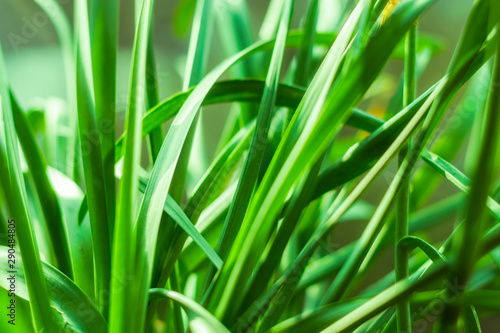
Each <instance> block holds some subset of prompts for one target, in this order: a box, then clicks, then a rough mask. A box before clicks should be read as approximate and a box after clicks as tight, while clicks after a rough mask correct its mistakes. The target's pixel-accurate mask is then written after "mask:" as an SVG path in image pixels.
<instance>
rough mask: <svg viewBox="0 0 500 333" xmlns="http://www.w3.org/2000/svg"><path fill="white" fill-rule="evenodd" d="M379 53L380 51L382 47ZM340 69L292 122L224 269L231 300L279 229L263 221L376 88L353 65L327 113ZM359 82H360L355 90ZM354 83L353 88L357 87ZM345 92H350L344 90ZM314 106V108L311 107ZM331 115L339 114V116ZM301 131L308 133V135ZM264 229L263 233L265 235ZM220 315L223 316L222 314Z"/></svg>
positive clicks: (318, 84) (318, 83) (405, 15)
mask: <svg viewBox="0 0 500 333" xmlns="http://www.w3.org/2000/svg"><path fill="white" fill-rule="evenodd" d="M430 3H431V2H428V3H427V2H419V3H418V4H416V5H415V8H412V9H413V10H410V11H408V12H405V11H403V10H401V11H400V15H401V16H399V20H395V21H394V20H393V21H392V25H393V27H395V26H398V27H399V25H401V27H399V30H397V29H394V28H393V27H391V26H388V27H389V28H387V29H386V30H385V32H386V33H387V36H388V35H391V40H386V39H385V38H386V37H387V36H386V37H382V36H384V34H382V31H384V29H382V30H381V32H380V33H379V34H378V35H377V36H376V37H374V39H373V40H371V42H370V43H369V44H368V46H367V49H366V53H362V55H364V56H367V54H370V57H372V56H373V55H374V53H372V52H369V50H370V49H371V47H375V44H377V43H378V42H379V41H381V40H384V45H385V44H386V43H389V44H390V43H391V42H392V43H393V45H395V43H396V41H397V40H398V38H397V37H395V36H394V35H393V33H395V34H399V33H400V34H402V33H403V30H401V29H402V27H406V26H409V25H410V24H412V23H413V22H412V21H407V20H409V19H411V18H412V15H419V14H420V12H421V11H422V10H423V9H425V8H426V6H428V5H429V4H430ZM364 4H365V3H364V2H361V3H360V4H359V7H357V11H358V12H357V13H358V14H359V16H360V13H361V8H363V5H364ZM412 4H415V3H414V2H412V3H406V5H407V6H412ZM355 21H357V20H355ZM348 26H349V25H348ZM354 26H355V25H354V24H353V25H352V26H349V27H350V28H351V30H350V31H351V32H352V31H353V30H354ZM346 29H347V30H346V31H349V29H348V28H346ZM393 29H394V30H393ZM350 36H351V33H350V32H347V33H346V34H345V36H344V37H343V41H342V42H339V40H340V39H341V38H340V36H339V38H337V40H336V43H337V42H339V45H342V43H344V44H343V47H339V45H337V47H338V49H335V51H336V52H334V53H332V54H335V53H337V55H335V56H334V57H333V59H334V60H335V61H333V63H334V64H335V63H337V64H339V63H340V59H341V55H342V54H343V53H344V50H345V48H346V47H347V45H348V43H349V41H350ZM334 45H335V44H334ZM377 49H378V50H380V48H377ZM383 49H384V51H386V53H384V54H383V55H382V54H381V53H380V52H378V53H377V60H376V61H379V65H380V67H378V66H375V65H374V66H370V69H369V71H374V72H373V73H372V74H373V75H375V74H376V72H378V71H379V70H380V69H381V67H382V66H383V64H384V63H385V61H386V60H387V58H388V57H389V55H390V51H391V48H388V47H387V46H386V47H384V48H383ZM357 60H358V61H363V63H367V62H371V63H372V64H374V62H373V61H372V60H373V59H371V60H370V61H367V59H364V58H363V57H360V58H359V59H357ZM330 61H331V60H330ZM337 61H338V62H337ZM325 63H328V61H325V62H324V63H323V65H324V64H325ZM337 66H338V65H336V66H335V65H334V66H333V69H334V70H332V72H330V71H325V70H323V71H318V73H322V74H323V76H326V77H325V78H321V79H320V80H317V79H316V78H317V77H318V74H317V76H316V77H315V79H314V80H313V83H312V84H311V86H310V88H309V89H308V91H311V92H312V91H314V92H315V94H317V96H315V95H314V94H307V93H306V95H308V96H307V97H306V96H304V99H303V103H304V104H305V105H306V106H303V107H304V109H303V110H302V112H300V111H297V112H296V115H295V117H294V119H292V123H291V124H290V126H289V128H288V129H287V133H286V134H285V138H284V139H283V140H282V142H281V144H280V147H279V148H278V151H277V153H276V154H275V156H274V158H273V161H272V162H271V165H270V167H269V169H268V171H267V172H266V175H265V176H264V179H263V181H262V183H261V185H260V187H259V189H258V191H257V194H256V196H255V200H252V204H251V209H250V210H249V213H248V214H247V216H246V217H245V222H244V227H243V228H242V229H241V230H242V232H241V235H242V236H241V237H239V238H237V241H236V242H235V245H234V246H233V250H232V251H231V254H232V255H230V256H229V258H228V261H227V262H226V265H225V266H224V267H226V266H227V270H226V272H225V270H224V267H223V270H222V273H221V275H220V276H219V283H220V288H221V289H224V293H225V294H226V295H228V296H229V295H231V294H232V293H234V290H235V289H236V288H238V289H239V288H242V286H241V284H243V283H244V281H247V277H248V276H249V275H250V274H251V268H252V267H253V264H252V263H253V262H255V260H256V259H257V257H258V254H260V253H261V252H262V250H263V246H264V244H263V243H262V242H259V241H258V239H267V237H268V232H269V231H270V228H272V226H273V224H271V223H269V224H266V225H264V222H263V221H265V220H266V221H269V220H270V221H273V220H274V218H275V217H276V215H277V213H278V212H279V211H280V208H281V207H282V205H283V203H284V200H285V198H286V196H287V194H288V192H289V190H290V188H291V187H292V186H293V185H294V184H295V182H296V180H297V179H298V177H299V176H300V175H301V174H302V172H303V171H304V169H305V167H306V166H307V165H308V164H310V163H312V162H314V161H315V160H316V158H317V157H318V156H319V155H320V154H321V153H322V151H323V148H324V149H326V147H327V145H328V143H329V142H330V139H331V138H333V136H334V135H335V134H336V131H334V130H332V123H333V124H337V126H339V124H338V123H337V121H340V120H341V119H342V118H344V117H345V115H346V114H347V111H348V110H349V109H350V107H351V106H352V104H354V103H355V102H356V101H358V99H360V98H361V96H362V95H363V91H362V90H364V89H365V88H368V86H369V85H370V80H368V81H366V80H365V79H366V78H367V77H372V76H371V75H372V74H368V73H363V69H367V67H366V66H362V65H361V64H360V65H359V66H357V65H356V63H355V62H353V66H352V68H353V69H354V72H353V73H352V74H353V75H348V76H345V77H344V79H345V80H346V82H342V81H343V80H340V81H339V82H338V84H336V86H335V87H339V88H338V89H340V91H339V90H336V89H334V91H333V92H332V93H331V94H330V96H329V97H330V98H328V100H327V102H326V106H325V107H324V108H322V104H323V103H321V101H323V100H324V99H325V97H326V96H325V95H326V93H327V91H328V88H329V86H330V84H329V82H331V80H332V79H333V76H334V74H335V72H336V67H337ZM328 68H329V69H330V68H332V67H331V66H328ZM367 70H368V69H367ZM332 73H333V74H332ZM358 75H360V77H363V78H365V79H363V80H362V81H363V82H364V83H366V87H361V86H360V85H359V80H357V79H356V77H357V76H358ZM329 76H331V79H330V80H329V81H328V80H326V78H328V77H329ZM319 77H321V76H319ZM325 80H326V82H327V83H326V84H325V82H324V81H325ZM351 80H352V81H351ZM354 82H356V84H355V85H354ZM351 83H352V84H353V86H351ZM311 87H314V88H311ZM311 89H312V90H311ZM344 89H346V90H345V91H344ZM354 91H356V93H354ZM358 93H359V94H358ZM322 95H323V96H322ZM334 95H335V96H336V97H339V96H340V97H341V98H335V100H334V99H333V98H332V96H334ZM311 97H313V98H311ZM308 103H311V104H310V105H308ZM300 108H301V106H299V109H300ZM331 110H335V112H333V111H331ZM344 112H345V113H344ZM337 126H335V128H336V129H337V130H338V127H337ZM327 127H328V128H327ZM299 129H304V131H302V130H299ZM261 228H262V230H260V229H261ZM259 234H260V235H259ZM243 235H244V237H243ZM254 241H255V242H254ZM233 265H234V266H233ZM228 275H229V276H228ZM222 276H224V278H221V277H222ZM231 289H232V290H231ZM215 299H217V300H218V308H219V309H221V310H220V311H223V310H222V309H224V308H225V307H234V304H231V305H230V306H229V305H228V303H226V302H227V300H226V296H225V295H224V294H219V293H214V294H213V296H212V300H213V301H215ZM216 314H217V315H219V310H218V311H217V312H216Z"/></svg>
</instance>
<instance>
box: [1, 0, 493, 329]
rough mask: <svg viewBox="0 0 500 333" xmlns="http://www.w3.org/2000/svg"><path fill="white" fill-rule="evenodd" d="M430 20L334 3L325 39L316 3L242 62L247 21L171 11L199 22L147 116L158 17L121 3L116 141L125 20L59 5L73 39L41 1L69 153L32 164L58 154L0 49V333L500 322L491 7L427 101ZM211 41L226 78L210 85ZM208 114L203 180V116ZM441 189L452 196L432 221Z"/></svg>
mask: <svg viewBox="0 0 500 333" xmlns="http://www.w3.org/2000/svg"><path fill="white" fill-rule="evenodd" d="M438 1H439V0H406V1H405V0H401V1H389V0H358V1H351V2H347V5H346V8H345V13H344V14H345V15H343V16H342V19H341V22H340V23H339V25H338V27H337V28H336V29H334V30H333V31H332V32H327V33H325V32H322V33H320V32H318V31H317V25H318V20H319V17H320V15H319V11H320V10H322V6H323V4H322V2H321V1H319V0H310V1H307V2H305V3H306V5H307V10H306V11H304V13H298V12H297V11H295V12H294V9H296V7H297V6H299V3H298V2H297V3H295V1H294V0H273V1H270V3H269V9H268V11H267V14H266V16H265V19H264V22H263V24H262V28H261V30H260V32H259V36H260V40H258V41H254V40H253V37H252V31H251V26H250V18H249V9H248V4H247V2H245V1H244V0H237V1H234V0H232V1H229V0H198V1H195V0H182V1H179V4H178V11H177V13H176V15H177V16H176V18H175V24H176V29H177V30H179V31H182V30H186V29H187V27H186V21H187V20H188V17H189V16H190V15H192V20H193V21H192V28H191V34H190V39H189V49H188V53H187V61H186V67H185V68H184V69H183V72H184V73H185V75H184V78H183V91H181V92H177V93H175V94H173V95H172V96H171V97H169V98H167V99H165V100H163V101H160V98H159V96H160V95H159V93H160V92H159V87H158V85H157V81H156V79H155V77H154V75H151V73H155V72H156V71H157V68H156V59H155V45H154V42H153V41H154V38H153V35H154V31H153V30H154V29H153V24H152V23H153V22H152V21H153V16H154V13H155V8H154V6H155V4H154V1H153V0H142V1H141V0H137V1H135V20H134V22H133V23H130V24H133V26H134V27H135V30H134V31H135V37H134V43H133V48H132V53H131V54H132V58H131V64H130V68H131V71H130V83H129V86H128V102H127V108H126V113H125V127H124V131H123V133H117V131H118V129H117V128H118V125H117V121H116V119H117V102H116V101H117V59H118V57H117V55H118V51H119V47H118V45H119V44H118V39H119V38H118V34H119V30H120V29H119V26H118V19H119V16H120V15H119V9H120V3H119V1H118V0H91V1H87V0H75V1H74V17H73V26H71V24H70V21H69V20H68V18H67V17H66V16H65V13H64V11H63V10H62V8H61V7H60V5H59V4H58V3H57V2H56V1H55V0H35V2H36V3H37V4H39V6H40V8H41V9H42V10H43V11H45V13H46V15H47V16H48V18H49V19H50V22H51V23H52V24H53V25H54V27H55V29H56V32H57V34H58V37H59V40H60V45H61V50H62V53H63V59H64V70H65V74H66V80H67V82H66V86H67V101H66V108H65V112H66V124H65V125H66V128H67V129H69V130H67V131H69V133H70V134H67V133H66V134H65V140H64V141H63V142H64V144H58V145H57V147H51V146H50V145H47V144H42V145H41V144H40V140H39V137H40V135H42V136H44V137H48V138H50V140H51V141H50V142H60V141H61V133H58V132H57V131H51V130H50V127H49V126H45V123H44V120H43V119H44V117H45V119H46V120H47V118H48V114H49V113H48V110H41V111H40V110H25V109H24V108H23V107H22V105H23V101H22V100H18V99H17V97H16V94H15V91H14V89H11V86H10V84H9V78H8V76H7V72H6V68H5V61H4V56H3V52H2V49H1V48H0V97H1V114H2V118H1V123H2V131H1V135H0V138H1V142H0V199H1V201H0V216H1V217H2V221H1V222H0V228H1V230H0V232H1V233H3V234H4V235H7V237H4V238H2V239H1V242H2V243H1V246H0V249H1V256H0V266H1V267H2V268H1V270H0V272H1V273H0V286H1V287H2V292H1V294H2V296H1V297H0V302H1V303H0V307H1V308H2V309H6V307H7V306H9V305H10V304H12V300H15V305H16V306H15V309H16V310H15V317H12V316H11V317H8V316H7V317H6V316H4V315H2V318H3V319H2V320H1V322H0V331H2V332H30V331H35V332H97V333H99V332H113V333H114V332H134V333H136V332H185V331H186V330H190V331H191V332H275V333H277V332H353V331H356V332H411V331H414V332H424V331H431V328H432V327H434V330H435V331H436V332H459V331H460V332H461V331H463V330H465V331H466V332H481V323H482V319H483V318H487V317H489V316H492V315H498V314H500V301H499V299H500V292H499V291H498V290H496V289H498V287H497V286H498V283H499V282H500V280H499V276H500V275H499V274H498V272H499V270H500V251H499V248H498V247H499V246H500V228H499V227H498V225H499V224H498V223H499V222H500V205H499V203H498V200H500V186H499V184H500V183H499V180H500V178H499V174H498V170H499V167H500V156H499V154H498V149H499V145H498V143H499V140H500V138H499V130H500V94H499V92H498V89H499V82H500V39H499V38H498V32H499V29H500V2H499V1H497V0H476V1H474V3H473V5H472V6H471V9H470V12H469V14H468V19H467V22H466V23H464V28H463V31H462V32H461V37H460V40H459V42H458V44H457V45H456V46H455V51H454V56H453V58H452V60H451V62H450V64H449V66H448V68H447V69H446V70H445V69H443V72H442V75H443V76H442V78H441V79H440V80H439V81H437V82H435V84H433V85H431V86H428V87H424V86H423V84H420V83H419V82H418V76H419V74H420V73H422V72H423V71H424V70H425V68H426V66H427V64H428V62H429V59H430V58H432V57H433V56H434V55H435V54H437V53H438V51H439V49H440V46H439V43H438V42H436V40H435V39H433V38H432V37H430V36H429V35H426V34H425V32H423V31H420V30H421V29H419V27H418V24H417V23H418V21H419V19H420V18H421V17H423V16H425V13H426V10H427V9H428V8H430V7H431V6H432V5H433V4H434V3H436V2H438ZM339 3H340V2H339ZM301 5H304V4H301ZM299 14H300V15H299ZM298 16H303V17H301V19H302V21H301V22H302V23H301V26H300V27H298V29H295V30H294V28H295V27H293V23H292V22H294V21H293V20H292V18H294V17H298ZM215 33H216V34H218V35H219V36H220V41H221V43H222V45H223V47H224V50H225V51H226V52H227V58H226V59H224V60H222V61H220V62H219V64H218V65H216V66H215V67H213V68H211V69H210V68H208V65H207V59H208V57H209V55H210V45H211V41H212V35H213V34H215ZM287 50H293V51H294V52H293V53H291V54H293V60H292V61H291V63H290V62H289V60H287V59H288V57H286V52H285V51H287ZM393 59H396V60H404V68H405V69H404V75H403V76H402V82H401V87H402V89H401V90H397V91H396V92H395V93H394V96H393V98H392V102H391V103H389V106H388V107H387V112H386V113H385V115H384V118H386V119H382V118H379V117H376V116H374V115H372V114H370V113H368V112H366V111H363V110H361V109H360V108H359V106H360V105H366V103H363V102H364V101H365V99H367V96H368V95H369V94H374V93H373V92H371V90H370V91H369V89H370V88H371V87H373V86H374V85H375V84H376V83H377V82H378V81H380V80H381V78H383V76H384V72H383V70H384V68H385V66H386V64H387V63H388V62H389V61H390V60H393ZM226 73H229V74H230V75H231V77H232V79H230V80H225V81H223V80H222V79H221V77H222V76H223V75H225V74H226ZM463 87H464V89H463V90H461V89H462V88H463ZM417 88H418V89H417ZM420 91H422V93H417V92H420ZM462 92H463V93H462ZM375 94H376V92H375ZM455 101H457V102H460V101H461V103H458V104H457V105H458V106H457V107H455V108H451V105H452V102H455ZM222 103H232V104H233V105H232V107H231V109H230V111H229V114H228V117H227V119H226V124H225V126H224V128H223V129H222V128H221V132H222V135H221V137H220V139H219V142H218V144H217V149H216V153H215V156H214V157H213V158H211V159H210V158H209V154H208V148H207V144H206V141H205V140H204V138H205V135H206V134H205V133H204V130H203V129H204V123H205V119H204V118H207V117H211V114H210V111H209V110H207V112H203V113H201V112H200V109H201V107H202V106H206V105H215V104H222ZM366 133H368V134H367V135H365V134H366ZM116 137H118V139H117V140H115V138H116ZM144 142H145V143H146V145H143V143H144ZM144 147H147V148H144ZM54 149H57V153H58V155H59V156H62V160H63V161H64V163H63V164H62V166H61V163H58V161H56V160H55V159H54V158H53V156H52V155H53V154H51V150H54ZM144 149H146V151H143V150H144ZM464 151H465V153H464ZM463 155H465V156H466V159H467V162H466V167H465V168H464V170H463V171H461V170H460V168H461V167H457V166H455V165H454V164H453V163H456V161H457V159H458V158H459V157H460V156H463ZM144 156H148V158H144ZM397 156H399V158H398V157H397ZM393 160H397V163H395V164H392V167H388V168H387V169H391V168H394V167H395V168H396V169H395V170H396V171H394V172H392V173H391V171H389V170H386V167H387V166H388V165H389V164H390V162H391V161H393ZM24 166H27V167H24ZM381 174H384V175H385V179H386V180H387V179H388V180H389V181H388V182H386V183H384V184H382V185H380V182H379V183H375V180H376V179H377V178H378V179H379V180H380V179H384V177H383V176H381ZM468 176H469V177H470V178H469V177H468ZM441 182H442V183H445V184H448V185H450V186H451V187H452V188H453V191H452V192H454V193H452V194H450V195H448V194H446V195H445V196H441V199H439V200H435V199H434V198H435V196H434V194H435V193H436V192H437V188H438V185H439V184H440V183H441ZM370 187H377V191H384V194H383V195H381V196H380V197H376V198H375V201H376V204H370V203H368V202H367V201H366V196H364V194H365V192H366V190H367V189H368V188H370ZM447 193H448V192H447ZM462 207H464V208H462ZM450 218H455V219H456V223H455V224H454V228H453V231H452V232H450V233H449V234H447V235H446V239H444V240H440V241H435V240H433V237H431V236H432V233H433V229H432V228H434V227H436V226H440V225H443V224H445V223H446V222H447V221H449V220H450ZM14 220H15V222H13V221H14ZM355 221H358V222H359V221H361V222H364V224H363V225H364V228H363V229H362V231H361V232H360V233H359V234H357V235H356V236H355V238H354V240H353V241H352V242H351V243H347V244H343V246H341V247H340V248H337V246H335V244H333V241H332V235H333V236H335V237H337V238H340V239H342V238H343V237H344V235H343V234H342V232H341V231H337V230H336V227H338V225H339V224H340V223H351V224H354V223H358V222H355ZM349 237H352V235H350V236H349ZM14 242H15V245H14ZM387 250H389V252H390V253H391V254H394V255H395V260H394V265H393V264H392V262H391V263H390V264H388V263H381V261H380V258H381V257H382V255H383V253H384V252H387ZM9 255H10V256H9ZM9 259H10V260H13V261H8V260H9ZM9 265H12V266H9ZM375 271H377V272H382V273H383V276H382V277H380V278H378V280H377V281H375V282H373V281H372V280H373V279H372V276H373V272H375ZM378 275H380V274H378ZM12 281H15V283H14V289H15V295H14V294H13V293H12V290H11V292H9V290H10V289H12V288H13V287H12ZM4 305H5V306H4ZM437 308H439V309H438V310H436V309H437ZM7 311H10V310H9V309H7ZM4 312H5V310H4ZM7 313H9V312H7ZM10 313H12V311H10ZM14 318H15V323H16V325H15V326H14V325H12V324H13V322H10V323H9V320H13V319H14ZM484 330H485V331H486V330H487V328H484Z"/></svg>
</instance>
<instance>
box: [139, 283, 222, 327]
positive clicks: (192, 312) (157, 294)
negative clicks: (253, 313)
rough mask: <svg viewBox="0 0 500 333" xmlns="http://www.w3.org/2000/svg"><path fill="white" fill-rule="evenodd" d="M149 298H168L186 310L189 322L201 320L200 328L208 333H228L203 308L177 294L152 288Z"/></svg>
mask: <svg viewBox="0 0 500 333" xmlns="http://www.w3.org/2000/svg"><path fill="white" fill-rule="evenodd" d="M149 298H150V299H159V298H170V299H171V300H173V301H175V302H177V303H179V304H181V305H182V306H183V307H184V308H185V309H186V312H187V313H188V316H189V317H190V320H191V321H194V320H196V318H197V317H199V318H201V319H202V320H203V326H202V327H203V328H205V329H208V331H209V332H213V333H219V332H220V333H229V330H228V329H227V328H226V327H225V326H224V325H223V324H222V323H221V322H219V321H218V320H217V318H215V317H214V316H213V315H212V314H211V313H210V312H208V311H207V310H206V309H205V308H204V307H202V306H201V305H199V304H198V303H196V302H195V301H193V300H191V299H190V298H188V297H186V296H184V295H182V294H180V293H178V292H175V291H172V290H166V289H160V288H153V289H150V290H149ZM200 329H201V328H200Z"/></svg>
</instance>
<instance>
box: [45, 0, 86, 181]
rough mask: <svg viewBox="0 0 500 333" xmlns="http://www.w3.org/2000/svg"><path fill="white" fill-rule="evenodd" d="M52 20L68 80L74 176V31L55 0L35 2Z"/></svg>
mask: <svg viewBox="0 0 500 333" xmlns="http://www.w3.org/2000/svg"><path fill="white" fill-rule="evenodd" d="M35 2H36V3H37V4H38V5H39V6H40V7H41V8H42V9H43V11H44V12H45V13H46V14H47V16H48V17H49V19H50V20H51V22H52V24H53V25H54V28H55V30H56V33H57V36H58V38H59V43H60V44H61V51H62V55H63V62H64V73H65V79H66V94H67V106H68V118H69V127H70V128H71V133H72V135H70V136H69V140H68V144H67V154H66V157H67V159H66V174H67V175H68V176H70V177H72V176H73V172H74V162H75V156H76V154H77V152H76V151H75V149H76V139H77V138H76V136H77V131H78V129H77V110H76V109H77V106H76V76H75V70H74V68H75V58H74V40H73V36H72V29H71V26H70V23H69V20H68V18H67V17H66V14H65V13H64V10H63V8H62V7H61V5H60V4H59V3H58V2H57V1H55V0H35Z"/></svg>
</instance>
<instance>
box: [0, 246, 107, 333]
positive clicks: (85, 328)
mask: <svg viewBox="0 0 500 333" xmlns="http://www.w3.org/2000/svg"><path fill="white" fill-rule="evenodd" d="M8 249H9V248H8V247H6V246H1V247H0V253H1V254H2V255H4V256H5V257H7V255H8ZM17 259H18V260H19V264H22V263H23V262H24V260H26V259H24V260H22V259H21V258H17ZM42 268H43V273H44V275H45V278H46V279H47V286H48V288H49V289H50V303H51V308H52V311H54V312H57V313H58V314H57V316H60V317H62V318H58V321H59V322H61V323H63V324H64V325H66V326H65V327H69V328H71V329H74V330H78V331H79V332H96V333H105V332H107V323H106V321H105V320H104V318H103V316H102V315H101V313H100V312H99V310H98V309H97V308H96V307H95V305H94V303H93V302H92V301H91V300H90V299H89V297H88V296H87V295H85V294H84V293H83V292H82V290H81V289H80V288H78V286H77V285H76V284H75V283H74V282H73V281H71V280H70V279H69V278H68V277H67V276H66V275H65V274H63V273H61V272H60V271H59V270H58V269H57V268H55V267H53V266H51V265H49V264H47V263H45V262H42ZM8 277H9V273H8V272H7V271H6V270H1V271H0V278H1V279H0V280H1V283H0V284H1V286H2V287H3V288H5V289H6V290H9V289H10V282H9V281H8V280H7V278H8ZM28 290H29V288H27V286H26V272H24V273H23V272H22V271H20V272H19V273H18V275H17V277H16V296H17V297H20V298H23V299H26V300H28V301H31V302H30V303H35V301H34V300H33V295H32V294H30V293H29V292H28ZM82 309H84V311H82ZM17 320H22V319H17ZM37 329H39V328H38V326H37ZM61 329H62V328H61ZM46 331H48V329H47V328H46ZM52 332H62V331H61V330H57V329H55V330H53V331H52Z"/></svg>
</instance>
